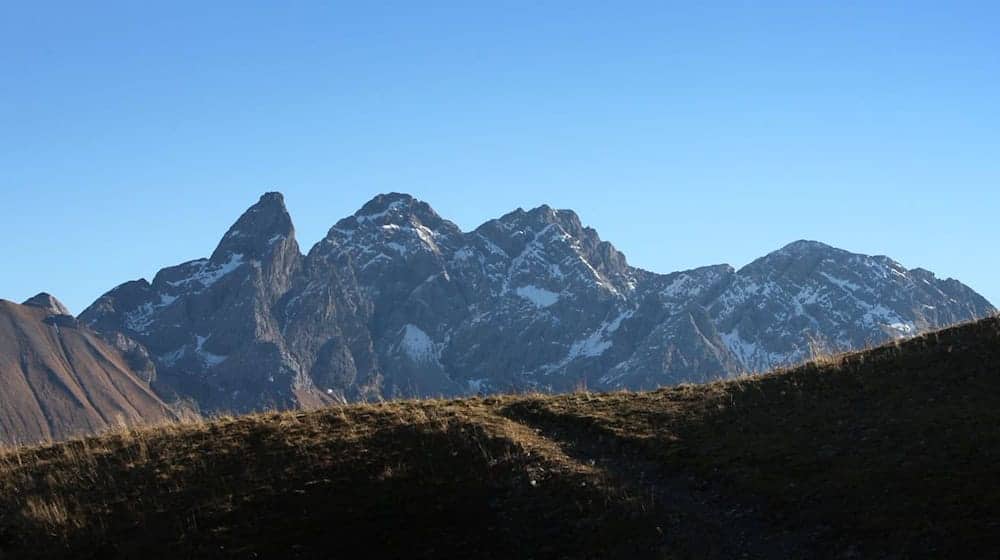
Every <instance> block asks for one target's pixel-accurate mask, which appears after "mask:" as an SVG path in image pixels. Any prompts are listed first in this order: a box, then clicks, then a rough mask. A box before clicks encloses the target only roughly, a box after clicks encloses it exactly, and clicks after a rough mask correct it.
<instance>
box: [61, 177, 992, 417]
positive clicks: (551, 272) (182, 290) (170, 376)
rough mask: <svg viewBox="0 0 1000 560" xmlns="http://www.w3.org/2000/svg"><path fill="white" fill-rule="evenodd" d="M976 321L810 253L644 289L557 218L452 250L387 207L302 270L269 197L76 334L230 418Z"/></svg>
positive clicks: (877, 269) (614, 381)
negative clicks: (89, 333) (210, 245)
mask: <svg viewBox="0 0 1000 560" xmlns="http://www.w3.org/2000/svg"><path fill="white" fill-rule="evenodd" d="M993 311H994V309H993V307H992V306H991V305H990V304H989V303H988V302H987V301H986V300H985V299H983V298H982V297H980V296H979V295H978V294H976V293H975V292H973V291H972V290H971V289H969V288H968V287H966V286H964V285H962V284H961V283H960V282H957V281H955V280H951V279H949V280H939V279H937V278H935V277H934V275H933V274H931V273H930V272H927V271H925V270H921V269H914V270H907V269H905V268H903V267H902V266H901V265H899V264H898V263H896V262H894V261H892V260H891V259H889V258H887V257H869V256H865V255H857V254H852V253H848V252H846V251H841V250H839V249H834V248H832V247H828V246H826V245H823V244H821V243H816V242H808V241H800V242H796V243H792V244H791V245H788V246H787V247H784V248H783V249H781V250H779V251H776V252H774V253H771V254H770V255H767V256H765V257H763V258H761V259H759V260H757V261H755V262H753V263H751V264H749V265H747V266H746V267H744V268H743V269H741V270H739V271H737V270H734V269H733V268H732V267H731V266H728V265H718V266H709V267H704V268H699V269H695V270H689V271H684V272H676V273H672V274H666V275H663V274H655V273H652V272H648V271H645V270H641V269H637V268H634V267H631V266H629V265H628V263H627V261H626V259H625V257H624V255H622V254H621V253H620V252H619V251H617V250H616V249H615V248H614V247H613V246H612V245H611V244H610V243H607V242H605V241H602V240H601V239H600V237H599V236H598V234H597V232H595V231H594V230H592V229H590V228H586V227H584V226H583V225H582V224H581V222H580V219H579V218H578V217H577V215H576V214H574V213H573V212H571V211H568V210H554V209H552V208H549V207H547V206H542V207H539V208H535V209H533V210H529V211H524V210H521V209H518V210H516V211H514V212H511V213H509V214H507V215H505V216H503V217H501V218H499V219H496V220H491V221H489V222H487V223H485V224H483V225H482V226H480V227H479V228H477V229H476V230H474V231H471V232H463V231H461V230H460V229H459V228H458V227H457V226H456V225H455V224H453V223H451V222H449V221H447V220H445V219H443V218H442V217H441V216H439V215H438V214H437V213H436V212H434V210H433V209H432V208H431V207H430V206H428V205H427V204H426V203H424V202H421V201H419V200H416V199H414V198H412V197H410V196H408V195H404V194H398V193H393V194H386V195H380V196H378V197H376V198H375V199H373V200H371V201H370V202H368V203H367V204H365V205H364V206H363V207H362V208H361V210H359V211H358V212H357V213H355V214H354V215H353V216H351V217H348V218H344V219H343V220H340V221H339V222H338V223H337V224H336V225H335V226H334V227H333V228H331V229H330V231H329V233H328V234H327V236H326V237H325V238H324V239H323V240H321V241H320V242H319V243H317V244H316V245H315V246H314V247H313V248H312V249H311V250H310V251H309V253H308V254H307V255H304V256H303V255H302V254H301V253H300V252H299V248H298V244H297V243H296V241H295V235H294V228H293V226H292V222H291V219H290V217H289V216H288V212H287V211H286V210H285V207H284V203H283V200H282V198H281V195H280V194H276V193H269V194H265V195H264V196H263V197H262V198H261V200H260V201H259V202H258V203H257V204H256V205H254V206H253V207H251V208H250V209H249V210H248V211H247V212H246V213H245V214H244V215H243V216H242V217H241V218H240V219H239V220H238V221H237V222H236V224H234V225H233V227H232V228H230V230H229V231H228V232H227V233H226V235H225V237H224V238H223V239H222V241H221V242H220V243H219V246H218V247H217V248H216V249H215V251H214V252H213V253H212V256H211V257H210V258H208V259H201V260H196V261H191V262H188V263H184V264H181V265H178V266H174V267H170V268H167V269H164V270H162V271H160V272H159V273H158V274H157V275H156V277H155V278H154V279H153V282H152V283H148V282H146V281H145V280H139V281H134V282H128V283H125V284H122V285H121V286H119V287H117V288H115V289H114V290H112V291H110V292H108V293H107V294H105V295H104V296H102V297H101V298H100V299H98V300H97V301H96V302H95V303H94V304H93V305H91V306H90V307H89V308H88V309H87V310H86V311H84V313H82V314H81V315H80V319H81V321H83V322H85V323H87V324H88V325H90V326H91V327H93V328H95V329H98V330H100V331H102V332H104V333H105V336H106V337H107V338H109V339H111V340H119V339H118V338H116V337H121V338H120V340H119V344H117V345H118V346H119V347H120V348H121V349H123V350H127V351H128V352H129V353H130V355H132V356H134V357H135V359H136V361H137V362H141V363H142V364H143V365H144V367H145V369H144V370H143V371H144V372H145V373H144V374H143V376H144V377H146V378H149V379H155V386H156V387H157V388H158V389H159V390H160V392H161V393H164V394H170V395H174V396H178V397H188V398H192V399H194V400H196V401H197V402H199V403H200V404H201V406H202V407H203V408H204V409H208V410H237V411H242V410H253V409H260V408H265V407H278V408H284V407H290V406H301V405H307V406H311V405H318V404H323V403H327V402H331V401H345V400H358V399H371V398H381V397H385V398H391V397H401V396H436V395H461V394H470V393H478V392H493V391H518V390H529V389H531V390H552V391H565V390H571V389H573V388H575V387H580V386H587V387H590V388H594V389H614V388H633V389H639V388H650V387H656V386H661V385H669V384H675V383H680V382H685V381H704V380H708V379H714V378H720V377H726V376H731V375H734V374H738V373H740V372H746V371H763V370H767V369H770V368H772V367H775V366H781V365H787V364H792V363H795V362H798V361H801V360H803V359H806V358H808V357H809V356H810V355H811V353H812V352H814V351H816V350H817V349H822V350H827V351H836V350H846V349H851V348H859V347H862V346H864V345H866V344H875V343H879V342H882V341H885V340H887V339H890V338H894V337H904V336H909V335H913V334H916V333H918V332H920V331H923V330H927V329H931V328H935V327H940V326H943V325H946V324H950V323H954V322H958V321H962V320H967V319H972V318H974V317H979V316H983V315H986V314H988V313H991V312H993ZM133 344H135V345H136V346H138V348H136V347H133V346H132V345H133ZM144 358H145V359H146V361H143V360H144ZM147 361H148V362H149V363H147ZM151 369H152V371H151Z"/></svg>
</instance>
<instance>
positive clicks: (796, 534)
mask: <svg viewBox="0 0 1000 560" xmlns="http://www.w3.org/2000/svg"><path fill="white" fill-rule="evenodd" d="M998 368H1000V319H987V320H983V321H980V322H977V323H972V324H965V325H961V326H958V327H954V328H950V329H947V330H943V331H939V332H934V333H931V334H927V335H925V336H921V337H917V338H915V339H911V340H907V341H896V342H893V343H890V344H888V345H886V346H883V347H879V348H876V349H873V350H869V351H865V352H860V353H856V354H850V355H846V356H837V357H830V358H826V359H824V360H822V361H820V362H818V363H813V364H808V365H805V366H802V367H799V368H795V369H792V370H787V371H780V372H776V373H773V374H768V375H763V376H758V377H748V378H741V379H738V380H732V381H728V382H718V383H710V384H704V385H683V386H680V387H674V388H669V389H662V390H658V391H654V392H647V393H641V392H640V393H636V392H620V393H590V392H580V393H575V394H568V395H557V396H537V395H536V396H517V395H504V396H498V397H490V398H469V399H462V400H450V401H449V400H426V401H403V402H383V403H378V404H362V405H352V406H337V407H331V408H327V409H323V410H316V411H293V412H285V413H264V414H259V415H253V416H245V417H238V418H226V419H222V420H219V421H215V422H210V423H195V424H183V425H172V426H167V427H161V428H158V429H154V430H145V431H137V432H131V433H121V434H114V435H109V436H102V437H97V438H92V439H89V440H87V441H86V442H71V443H67V444H61V445H58V446H55V447H41V448H28V449H21V450H19V451H18V452H17V453H16V454H14V453H8V454H2V453H0V556H3V557H8V556H9V557H10V558H33V557H37V558H58V557H62V558H92V557H100V558H147V559H151V558H204V557H209V558H219V557H232V558H327V557H331V556H333V557H347V558H351V557H356V556H357V557H365V558H504V559H506V558H538V559H543V558H600V559H605V558H622V559H629V560H632V559H637V558H642V559H645V558H657V559H658V558H678V559H686V558H692V559H730V558H753V559H771V558H822V559H837V560H843V559H845V558H928V559H932V558H994V557H996V556H997V552H998V551H1000V531H997V523H998V511H1000V486H998V485H997V484H996V471H997V469H996V458H997V457H998V456H1000V431H998V430H997V429H996V426H997V425H998V423H1000V375H998ZM5 554H6V555H8V556H4V555H5Z"/></svg>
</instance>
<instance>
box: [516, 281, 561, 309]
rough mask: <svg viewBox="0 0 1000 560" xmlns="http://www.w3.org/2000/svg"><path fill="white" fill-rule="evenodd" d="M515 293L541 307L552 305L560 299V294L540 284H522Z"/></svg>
mask: <svg viewBox="0 0 1000 560" xmlns="http://www.w3.org/2000/svg"><path fill="white" fill-rule="evenodd" d="M515 293H516V294H517V295H518V296H520V297H521V298H524V299H526V300H528V301H529V302H531V304H532V305H534V306H535V307H537V308H539V309H544V308H546V307H551V306H553V305H555V304H556V302H558V301H559V294H557V293H555V292H552V291H549V290H546V289H544V288H539V287H538V286H531V285H528V286H520V287H518V288H517V289H516V290H515Z"/></svg>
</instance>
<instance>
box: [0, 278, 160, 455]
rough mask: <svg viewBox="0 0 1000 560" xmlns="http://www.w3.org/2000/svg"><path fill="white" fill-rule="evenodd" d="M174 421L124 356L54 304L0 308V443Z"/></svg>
mask: <svg viewBox="0 0 1000 560" xmlns="http://www.w3.org/2000/svg"><path fill="white" fill-rule="evenodd" d="M171 417H172V413H171V412H170V411H169V410H168V409H167V407H166V406H165V405H164V404H163V402H161V401H160V399H159V398H157V397H156V395H154V394H153V393H152V392H151V391H150V389H149V387H148V385H147V384H146V383H145V382H143V381H142V380H140V379H139V378H138V377H137V376H136V375H135V374H134V373H133V372H132V370H131V369H130V367H129V365H128V363H127V361H126V359H125V358H124V357H123V356H122V354H121V353H120V352H119V351H118V350H116V349H114V348H112V347H111V346H110V345H108V344H107V343H106V342H104V341H103V340H102V339H101V338H100V337H99V336H98V335H97V334H96V333H94V332H93V331H90V330H89V329H87V328H85V327H82V326H80V325H78V324H77V322H76V321H75V320H74V319H73V317H72V316H70V315H68V314H67V313H66V310H65V307H63V306H62V304H60V303H59V302H58V300H56V299H55V298H53V297H52V296H49V295H48V294H39V295H38V296H35V297H34V298H31V299H30V300H28V301H26V302H25V303H24V304H23V305H18V304H16V303H13V302H10V301H6V300H0V442H3V443H5V444H10V443H13V442H22V443H23V442H35V441H41V440H46V439H61V438H66V437H69V436H72V435H79V434H85V433H95V432H98V431H101V430H104V429H107V428H109V427H117V426H120V425H122V424H134V423H138V422H140V421H145V422H158V421H163V420H167V419H169V418H171Z"/></svg>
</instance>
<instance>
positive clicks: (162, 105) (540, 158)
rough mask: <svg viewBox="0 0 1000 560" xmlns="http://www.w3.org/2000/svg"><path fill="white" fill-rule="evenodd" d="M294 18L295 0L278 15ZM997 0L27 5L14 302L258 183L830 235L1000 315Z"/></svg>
mask: <svg viewBox="0 0 1000 560" xmlns="http://www.w3.org/2000/svg"><path fill="white" fill-rule="evenodd" d="M285 6H291V7H285ZM997 6H998V4H997V3H996V2H982V3H978V4H977V3H964V2H953V1H948V2H940V1H936V2H917V1H906V2H881V1H879V2H868V1H862V2H802V1H795V2H781V3H766V2H724V3H709V2H688V3H684V4H681V3H670V2H663V1H658V2H648V3H632V2H595V3H588V2H581V1H567V2H540V1H536V2H464V1H463V2H454V3H451V2H448V3H445V2H434V1H428V2H412V1H406V2H395V3H387V2H385V3H383V2H355V3H337V2H316V3H308V2H270V3H268V4H267V5H265V4H263V3H261V4H257V3H254V2H231V3H225V2H158V3H150V2H132V1H129V2H121V3H104V2H66V3H51V2H41V1H40V2H6V3H4V5H3V6H2V7H0V194H2V197H0V202H2V205H3V212H2V214H0V216H2V217H0V253H2V255H3V261H2V262H3V267H2V273H0V297H3V298H6V299H14V300H21V299H24V298H26V297H28V296H30V295H32V294H34V293H35V292H38V291H41V290H47V291H51V292H53V293H54V294H56V295H57V296H58V297H60V298H62V299H63V300H64V301H65V302H66V303H67V304H68V305H69V306H70V308H71V309H72V310H73V311H74V312H79V311H81V310H82V309H83V308H84V307H85V306H86V305H88V304H89V303H90V302H91V301H93V300H94V299H95V298H96V297H97V296H99V295H100V294H101V293H103V292H104V291H106V290H108V289H110V288H112V287H113V286H115V285H116V284H118V283H120V282H123V281H125V280H129V279H134V278H138V277H147V278H151V277H152V275H153V274H154V273H155V272H156V270H157V269H158V268H160V267H162V266H165V265H169V264H175V263H179V262H181V261H184V260H188V259H191V258H197V257H201V256H206V255H208V254H209V253H210V252H211V251H212V249H213V247H214V245H215V243H216V242H217V241H218V239H219V238H220V237H221V235H222V234H223V233H224V232H225V230H226V229H227V228H228V226H229V225H230V224H231V222H232V221H233V220H235V219H236V217H237V216H238V215H239V214H240V213H241V212H242V211H243V210H244V209H245V208H246V207H247V206H249V205H251V204H252V203H254V202H255V201H256V200H257V197H258V196H259V195H260V193H262V192H264V191H266V190H272V189H278V190H281V191H283V192H284V193H285V195H286V200H287V203H288V206H289V209H290V210H291V212H292V215H293V218H294V220H295V222H296V226H297V228H298V231H299V239H300V243H301V244H302V245H303V247H304V248H306V249H307V248H308V247H309V246H311V244H312V243H314V242H315V241H317V240H319V239H320V238H321V237H322V235H323V234H324V233H325V231H326V230H327V229H328V228H329V227H330V226H331V225H332V224H333V223H334V222H335V221H337V220H338V219H339V218H341V217H343V216H345V215H349V214H351V213H353V212H354V211H355V210H356V209H357V208H359V207H360V206H361V204H363V203H364V202H365V201H367V200H368V199H369V198H371V197H372V196H373V195H375V194H377V193H379V192H387V191H404V192H409V193H412V194H414V195H416V196H418V197H420V198H422V199H424V200H427V201H428V202H430V203H431V205H432V206H434V207H435V208H436V209H437V210H438V212H439V213H441V214H442V215H444V216H446V217H448V218H450V219H452V220H453V221H455V222H456V223H458V224H459V225H460V226H461V227H463V228H464V229H471V228H473V227H475V226H476V225H478V224H479V223H480V222H482V221H484V220H486V219H489V218H491V217H496V216H499V215H500V214H503V213H505V212H506V211H508V210H511V209H513V208H515V207H518V206H523V207H532V206H536V205H538V204H541V203H549V204H552V205H554V206H557V207H570V208H573V209H575V210H577V211H578V212H579V214H580V215H581V217H582V219H583V220H584V222H585V223H587V224H589V225H591V226H594V227H595V228H597V229H598V231H599V232H600V233H601V235H602V236H603V237H604V238H605V239H608V240H610V241H612V242H613V243H615V244H616V245H617V246H618V247H619V248H620V249H621V250H622V251H624V252H625V253H626V255H628V257H629V260H630V261H631V262H632V263H633V264H636V265H639V266H642V267H645V268H648V269H652V270H656V271H662V272H668V271H673V270H677V269H683V268H690V267H694V266H700V265H707V264H713V263H720V262H728V263H730V264H733V265H735V266H741V265H743V264H746V263H747V262H749V261H750V260H752V259H753V258H755V257H757V256H760V255H763V254H765V253H767V252H769V251H771V250H773V249H776V248H778V247H780V246H781V245H784V244H785V243H787V242H790V241H793V240H795V239H799V238H810V239H817V240H821V241H824V242H827V243H830V244H832V245H837V246H840V247H843V248H845V249H849V250H852V251H857V252H865V253H872V254H888V255H890V256H892V257H894V258H896V259H897V260H899V261H900V262H902V263H903V264H904V265H906V266H909V267H916V266H922V267H925V268H928V269H931V270H933V271H935V272H937V273H938V274H939V275H940V276H952V277H955V278H958V279H960V280H962V281H964V282H966V283H967V284H969V285H971V286H972V287H973V288H975V289H977V290H979V291H980V292H981V293H983V294H984V295H986V296H987V297H988V298H990V299H991V300H992V301H993V302H994V303H1000V264H998V262H1000V259H998V249H997V248H998V240H1000V234H998V230H997V222H998V221H1000V192H998V191H1000V189H998V187H1000V33H998V32H997V22H998V21H1000V8H998V7H997Z"/></svg>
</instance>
